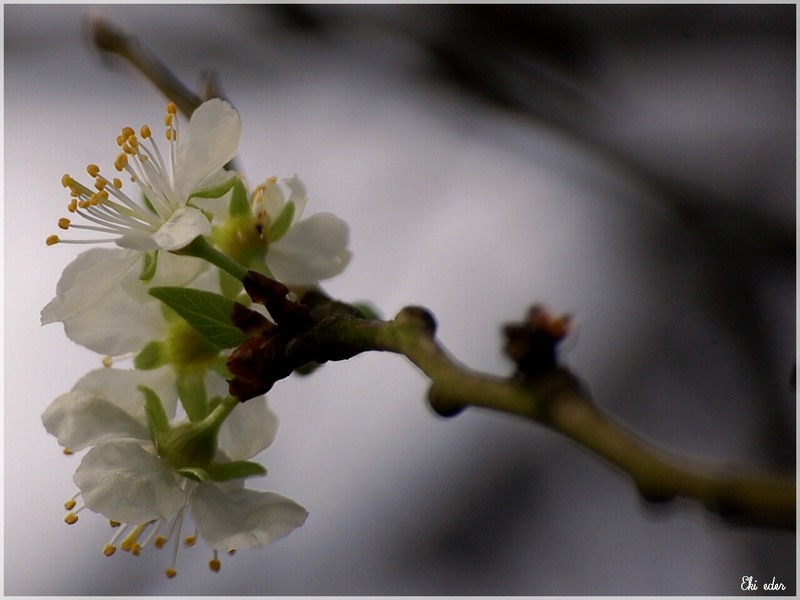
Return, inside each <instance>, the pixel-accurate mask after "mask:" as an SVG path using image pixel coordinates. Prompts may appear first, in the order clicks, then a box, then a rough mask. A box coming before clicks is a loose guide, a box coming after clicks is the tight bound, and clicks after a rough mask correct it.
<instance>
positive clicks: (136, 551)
mask: <svg viewBox="0 0 800 600" xmlns="http://www.w3.org/2000/svg"><path fill="white" fill-rule="evenodd" d="M141 551H142V545H141V544H139V543H138V542H137V543H136V544H134V545H133V548H131V554H133V555H134V556H139V553H140V552H141Z"/></svg>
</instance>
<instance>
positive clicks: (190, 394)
mask: <svg viewBox="0 0 800 600" xmlns="http://www.w3.org/2000/svg"><path fill="white" fill-rule="evenodd" d="M175 384H176V387H177V388H178V397H179V398H180V401H181V405H182V406H183V410H185V411H186V416H187V417H189V420H190V421H192V422H195V421H201V420H203V419H204V418H205V417H206V415H208V412H209V410H208V395H207V394H206V381H205V370H204V369H203V370H201V369H192V370H187V371H181V372H180V373H178V377H177V379H176V381H175Z"/></svg>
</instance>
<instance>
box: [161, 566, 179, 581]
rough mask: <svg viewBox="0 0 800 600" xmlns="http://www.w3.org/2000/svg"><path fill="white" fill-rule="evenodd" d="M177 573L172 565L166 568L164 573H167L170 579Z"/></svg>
mask: <svg viewBox="0 0 800 600" xmlns="http://www.w3.org/2000/svg"><path fill="white" fill-rule="evenodd" d="M177 574H178V572H177V571H176V570H175V569H173V568H172V567H168V568H166V569H164V575H166V576H167V578H168V579H172V578H173V577H175V575H177Z"/></svg>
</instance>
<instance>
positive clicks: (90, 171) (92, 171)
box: [86, 165, 100, 177]
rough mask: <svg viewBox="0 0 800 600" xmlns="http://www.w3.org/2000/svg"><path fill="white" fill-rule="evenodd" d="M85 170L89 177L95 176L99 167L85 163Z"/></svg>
mask: <svg viewBox="0 0 800 600" xmlns="http://www.w3.org/2000/svg"><path fill="white" fill-rule="evenodd" d="M86 172H87V173H88V174H89V176H90V177H97V176H98V175H99V174H100V167H98V166H97V165H87V166H86Z"/></svg>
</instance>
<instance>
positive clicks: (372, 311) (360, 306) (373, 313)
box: [352, 300, 383, 321]
mask: <svg viewBox="0 0 800 600" xmlns="http://www.w3.org/2000/svg"><path fill="white" fill-rule="evenodd" d="M352 306H353V308H355V309H356V310H358V312H359V313H361V316H362V317H364V318H365V319H370V320H373V321H377V320H379V319H382V318H383V317H382V316H381V313H380V311H379V310H378V308H377V307H376V306H375V305H374V304H372V303H371V302H369V301H367V300H364V301H361V302H353V303H352Z"/></svg>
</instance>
